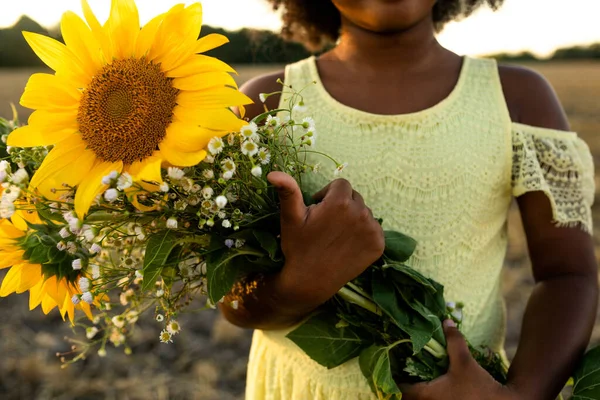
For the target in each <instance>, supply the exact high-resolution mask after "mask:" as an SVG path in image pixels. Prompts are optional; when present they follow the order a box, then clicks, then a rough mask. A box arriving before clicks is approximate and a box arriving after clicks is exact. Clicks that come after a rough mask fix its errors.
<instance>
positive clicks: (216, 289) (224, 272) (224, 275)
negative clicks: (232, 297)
mask: <svg viewBox="0 0 600 400" xmlns="http://www.w3.org/2000/svg"><path fill="white" fill-rule="evenodd" d="M240 255H241V253H240V251H238V250H237V249H228V248H225V249H222V250H217V251H215V252H212V253H210V254H209V255H208V257H207V259H206V278H207V280H208V297H209V298H210V301H212V302H213V304H217V302H218V301H219V300H221V299H222V298H223V297H224V296H225V295H226V294H227V293H229V291H230V290H231V288H232V287H233V285H234V284H235V283H236V282H237V281H238V279H239V278H240V277H241V276H242V275H243V274H244V272H245V271H246V267H247V263H245V262H244V261H245V257H239V256H240Z"/></svg>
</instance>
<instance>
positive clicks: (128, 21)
mask: <svg viewBox="0 0 600 400" xmlns="http://www.w3.org/2000/svg"><path fill="white" fill-rule="evenodd" d="M105 31H106V33H107V34H108V36H109V38H110V40H111V42H112V48H113V51H114V55H113V56H114V57H117V58H130V57H133V56H134V54H135V42H136V41H137V37H138V34H139V32H140V17H139V14H138V10H137V7H136V5H135V2H134V1H133V0H112V3H111V7H110V16H109V17H108V21H106V25H105Z"/></svg>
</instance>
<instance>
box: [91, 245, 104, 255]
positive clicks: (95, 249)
mask: <svg viewBox="0 0 600 400" xmlns="http://www.w3.org/2000/svg"><path fill="white" fill-rule="evenodd" d="M101 251H102V247H100V245H98V243H94V244H93V245H92V247H90V253H92V254H98V253H100V252H101Z"/></svg>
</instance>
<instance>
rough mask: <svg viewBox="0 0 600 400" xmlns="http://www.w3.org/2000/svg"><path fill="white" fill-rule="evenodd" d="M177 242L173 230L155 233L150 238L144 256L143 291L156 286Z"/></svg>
mask: <svg viewBox="0 0 600 400" xmlns="http://www.w3.org/2000/svg"><path fill="white" fill-rule="evenodd" d="M177 244H178V237H177V235H176V234H175V233H174V232H173V231H171V230H165V231H162V232H158V233H155V234H153V235H152V236H150V238H148V245H147V246H146V255H145V257H144V268H143V272H144V280H143V282H142V290H143V291H148V290H151V289H152V288H153V287H154V284H155V283H156V279H158V277H159V276H160V274H161V272H162V268H163V266H164V265H165V263H166V261H167V260H168V258H169V255H170V254H171V252H172V251H173V249H174V248H175V246H177Z"/></svg>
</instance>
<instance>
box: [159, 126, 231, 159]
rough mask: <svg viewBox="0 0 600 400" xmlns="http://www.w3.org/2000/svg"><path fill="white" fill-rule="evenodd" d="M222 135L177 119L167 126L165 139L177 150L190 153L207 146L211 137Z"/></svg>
mask: <svg viewBox="0 0 600 400" xmlns="http://www.w3.org/2000/svg"><path fill="white" fill-rule="evenodd" d="M222 135H223V134H222V133H219V132H217V131H213V130H209V129H205V128H200V127H198V126H195V125H190V124H185V123H183V122H179V121H175V122H173V123H172V124H171V125H169V127H168V128H167V135H166V136H165V139H164V140H163V141H164V142H166V144H167V145H168V146H169V147H171V148H173V149H175V150H177V151H182V152H187V153H189V152H195V151H199V150H202V149H204V148H206V146H207V145H208V142H209V141H210V139H212V138H213V137H215V136H222Z"/></svg>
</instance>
